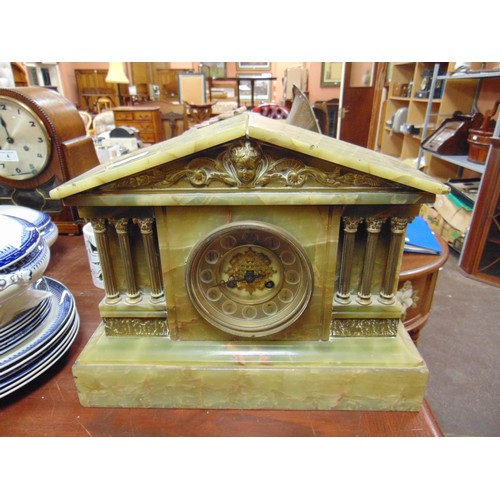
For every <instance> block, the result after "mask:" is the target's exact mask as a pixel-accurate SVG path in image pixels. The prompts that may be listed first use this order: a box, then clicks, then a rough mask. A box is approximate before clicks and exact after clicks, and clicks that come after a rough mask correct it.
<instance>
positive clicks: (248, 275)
mask: <svg viewBox="0 0 500 500" xmlns="http://www.w3.org/2000/svg"><path fill="white" fill-rule="evenodd" d="M264 276H265V275H264V274H255V273H254V272H253V271H246V272H245V276H244V277H243V278H234V277H233V276H230V277H229V279H228V280H227V281H224V280H222V281H220V282H219V283H217V285H215V286H228V287H229V288H234V287H235V286H236V283H241V282H242V281H245V282H246V283H248V284H251V283H253V282H254V281H255V280H257V279H259V278H263V277H264Z"/></svg>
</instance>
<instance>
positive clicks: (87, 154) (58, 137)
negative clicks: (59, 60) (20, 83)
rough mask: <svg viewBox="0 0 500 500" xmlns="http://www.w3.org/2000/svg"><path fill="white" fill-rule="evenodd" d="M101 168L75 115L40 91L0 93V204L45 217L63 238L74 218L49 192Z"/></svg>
mask: <svg viewBox="0 0 500 500" xmlns="http://www.w3.org/2000/svg"><path fill="white" fill-rule="evenodd" d="M98 163H99V160H98V159H97V155H96V152H95V148H94V145H93V142H92V139H91V138H90V137H89V136H87V135H86V131H85V127H84V125H83V121H82V119H81V117H80V115H79V113H78V111H77V109H76V108H75V107H74V106H73V104H71V103H70V102H69V101H68V100H67V99H66V98H65V97H63V96H62V95H61V94H59V93H58V92H56V91H54V90H51V89H48V88H44V87H20V88H1V89H0V203H1V204H13V205H22V206H27V207H30V208H33V209H36V210H41V211H44V212H46V213H48V214H49V215H50V216H51V217H52V219H53V220H54V222H55V223H56V224H57V226H58V229H59V231H60V232H61V233H75V232H79V230H80V227H79V225H78V224H77V222H76V221H77V217H78V214H77V212H76V210H75V209H74V208H71V207H66V206H64V205H63V204H62V203H61V202H60V201H58V200H52V199H50V197H49V191H50V190H51V189H54V188H55V187H57V186H58V185H60V184H62V183H64V182H66V181H68V180H69V179H71V178H72V177H74V176H76V175H78V174H80V173H82V172H84V171H86V170H88V169H89V168H92V167H95V166H96V165H97V164H98Z"/></svg>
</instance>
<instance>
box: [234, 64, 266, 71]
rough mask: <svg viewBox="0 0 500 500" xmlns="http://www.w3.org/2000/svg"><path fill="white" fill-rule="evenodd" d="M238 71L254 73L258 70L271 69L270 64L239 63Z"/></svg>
mask: <svg viewBox="0 0 500 500" xmlns="http://www.w3.org/2000/svg"><path fill="white" fill-rule="evenodd" d="M236 69H237V70H238V71H247V70H248V71H254V70H256V69H271V63H270V62H237V63H236Z"/></svg>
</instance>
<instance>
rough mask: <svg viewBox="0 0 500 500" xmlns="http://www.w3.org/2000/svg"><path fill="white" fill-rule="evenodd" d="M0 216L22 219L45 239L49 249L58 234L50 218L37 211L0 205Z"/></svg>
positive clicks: (16, 206)
mask: <svg viewBox="0 0 500 500" xmlns="http://www.w3.org/2000/svg"><path fill="white" fill-rule="evenodd" d="M0 215H10V216H13V217H17V218H19V219H23V220H25V221H27V222H30V223H31V224H33V225H34V226H35V227H36V228H37V230H38V232H39V233H40V234H41V235H42V237H44V238H45V240H46V241H47V244H48V245H49V247H50V246H51V245H52V244H53V243H54V241H55V240H56V239H57V236H58V234H59V232H58V230H57V226H56V225H55V224H54V223H53V222H52V219H51V218H50V216H49V215H48V214H46V213H44V212H40V211H39V210H34V209H33V208H29V207H21V206H18V205H0Z"/></svg>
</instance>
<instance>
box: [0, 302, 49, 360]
mask: <svg viewBox="0 0 500 500" xmlns="http://www.w3.org/2000/svg"><path fill="white" fill-rule="evenodd" d="M51 306H52V299H51V297H47V298H46V299H43V300H42V302H41V303H40V305H39V306H37V307H35V308H33V309H34V310H35V312H32V313H31V314H30V315H29V316H27V317H26V321H25V322H23V323H22V324H21V325H20V326H19V327H17V328H14V329H11V330H10V331H9V332H8V333H4V334H1V335H0V355H2V354H4V353H6V352H7V351H8V350H11V349H13V348H14V347H15V346H17V345H18V344H20V343H21V342H23V341H24V340H25V339H26V337H28V336H29V335H31V334H32V333H33V331H35V329H36V328H38V326H39V325H41V324H42V322H43V321H45V318H46V317H47V316H48V314H49V313H50V309H51Z"/></svg>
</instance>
